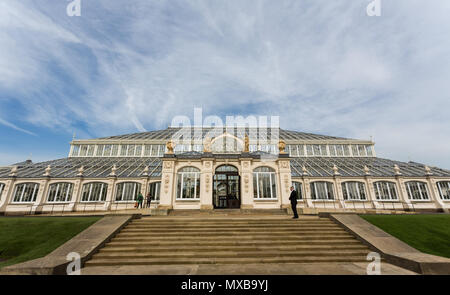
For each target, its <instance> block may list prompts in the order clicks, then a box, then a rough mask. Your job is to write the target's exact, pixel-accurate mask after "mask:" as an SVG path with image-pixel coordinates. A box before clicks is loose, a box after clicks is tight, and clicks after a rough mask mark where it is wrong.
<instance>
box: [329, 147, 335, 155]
mask: <svg viewBox="0 0 450 295" xmlns="http://www.w3.org/2000/svg"><path fill="white" fill-rule="evenodd" d="M328 148H329V150H330V156H332V157H334V156H336V146H334V145H330V146H328Z"/></svg>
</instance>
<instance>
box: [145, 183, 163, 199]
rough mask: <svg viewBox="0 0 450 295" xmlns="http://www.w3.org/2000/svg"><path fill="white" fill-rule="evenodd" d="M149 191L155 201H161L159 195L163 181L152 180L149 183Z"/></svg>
mask: <svg viewBox="0 0 450 295" xmlns="http://www.w3.org/2000/svg"><path fill="white" fill-rule="evenodd" d="M148 192H149V193H150V197H151V198H152V200H153V201H159V196H160V194H161V182H159V181H158V182H152V183H150V184H149V187H148Z"/></svg>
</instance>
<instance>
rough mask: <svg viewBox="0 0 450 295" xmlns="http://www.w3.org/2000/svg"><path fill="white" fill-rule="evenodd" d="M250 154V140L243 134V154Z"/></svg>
mask: <svg viewBox="0 0 450 295" xmlns="http://www.w3.org/2000/svg"><path fill="white" fill-rule="evenodd" d="M248 152H250V138H248V135H247V134H245V137H244V153H248Z"/></svg>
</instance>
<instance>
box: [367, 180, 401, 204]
mask: <svg viewBox="0 0 450 295" xmlns="http://www.w3.org/2000/svg"><path fill="white" fill-rule="evenodd" d="M373 186H374V189H375V196H376V198H377V200H397V190H396V188H395V183H392V182H385V181H379V182H375V183H374V184H373Z"/></svg>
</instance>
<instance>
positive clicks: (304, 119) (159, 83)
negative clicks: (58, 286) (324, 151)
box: [0, 0, 450, 167]
mask: <svg viewBox="0 0 450 295" xmlns="http://www.w3.org/2000/svg"><path fill="white" fill-rule="evenodd" d="M369 2H370V1H366V0H357V1H350V0H336V1H326V0H323V1H317V0H302V1H300V0H285V1H284V0H283V1H265V0H254V1H207V0H196V1H181V0H170V1H147V0H145V1H144V0H135V1H130V2H129V3H128V2H127V3H126V4H124V3H123V2H122V1H106V0H102V1H82V4H83V5H82V16H81V17H78V18H77V17H72V18H70V17H68V16H67V15H66V14H65V6H66V5H67V3H66V2H65V1H60V2H57V3H52V4H43V3H42V2H39V4H37V2H36V1H31V0H29V1H21V2H20V3H19V2H18V1H12V0H7V1H3V2H1V4H0V48H2V51H1V53H0V105H1V104H2V102H5V104H6V103H7V102H10V101H11V100H13V101H15V102H16V103H19V104H21V105H22V106H23V109H21V112H20V115H19V113H14V112H10V113H8V116H7V117H4V119H5V120H7V121H8V122H14V124H16V125H20V124H19V122H20V121H21V120H25V121H27V122H28V123H32V124H35V125H38V126H46V127H48V128H58V129H66V130H68V132H69V133H71V132H72V130H73V129H80V132H78V133H79V134H81V133H82V132H83V133H85V134H91V135H92V136H100V135H106V134H117V133H122V132H128V131H136V130H141V131H142V130H146V129H153V128H164V127H166V126H167V124H168V123H170V121H171V118H172V117H173V116H175V115H179V114H183V115H185V114H188V115H191V114H192V112H193V107H194V106H197V107H203V108H204V113H205V115H207V114H224V113H228V114H230V113H233V112H234V113H240V114H248V113H259V114H266V113H267V112H270V113H269V114H273V115H280V116H281V125H282V127H285V128H290V129H297V130H306V131H311V132H319V133H325V134H333V135H340V136H348V137H359V138H369V136H370V135H372V136H374V138H375V139H376V140H377V143H378V144H377V150H378V153H379V155H381V156H386V157H392V158H397V159H400V160H408V157H411V158H412V159H413V160H416V161H426V162H429V163H430V164H435V165H444V166H447V167H450V159H446V158H448V157H445V156H444V155H447V154H449V153H450V144H449V143H450V132H448V131H449V129H448V126H450V117H449V116H448V109H449V108H450V99H449V98H450V97H449V93H450V84H449V83H448V78H449V77H450V39H448V34H449V33H450V21H449V20H448V15H449V14H450V2H449V1H433V2H429V1H428V2H427V1H423V0H398V1H383V10H382V16H381V17H378V18H377V17H368V16H367V15H366V14H365V11H366V6H367V4H368V3H369ZM3 94H4V95H3ZM3 114H4V112H3Z"/></svg>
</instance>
